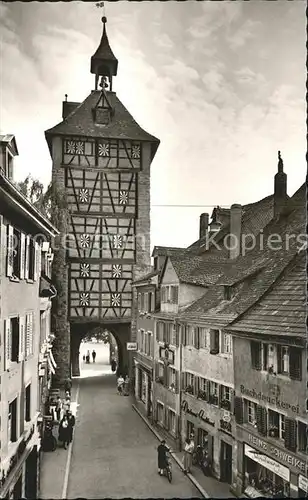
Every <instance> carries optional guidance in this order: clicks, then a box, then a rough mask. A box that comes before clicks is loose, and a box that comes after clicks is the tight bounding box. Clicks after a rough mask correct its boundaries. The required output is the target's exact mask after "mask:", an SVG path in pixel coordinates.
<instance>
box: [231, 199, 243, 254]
mask: <svg viewBox="0 0 308 500" xmlns="http://www.w3.org/2000/svg"><path fill="white" fill-rule="evenodd" d="M241 233H242V205H239V204H237V203H234V204H233V205H231V210H230V234H231V235H232V236H231V237H230V241H229V245H230V247H232V248H230V250H229V258H230V259H236V257H238V256H239V254H240V251H241Z"/></svg>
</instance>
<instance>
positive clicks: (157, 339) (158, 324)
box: [156, 321, 160, 342]
mask: <svg viewBox="0 0 308 500" xmlns="http://www.w3.org/2000/svg"><path fill="white" fill-rule="evenodd" d="M159 326H160V323H159V321H156V342H159Z"/></svg>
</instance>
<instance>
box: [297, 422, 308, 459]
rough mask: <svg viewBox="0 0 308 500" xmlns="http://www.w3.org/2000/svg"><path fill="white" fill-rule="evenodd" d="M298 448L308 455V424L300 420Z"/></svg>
mask: <svg viewBox="0 0 308 500" xmlns="http://www.w3.org/2000/svg"><path fill="white" fill-rule="evenodd" d="M298 449H299V451H301V452H302V453H306V454H307V455H308V425H307V424H304V423H303V422H298Z"/></svg>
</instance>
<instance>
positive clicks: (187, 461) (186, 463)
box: [183, 438, 194, 473]
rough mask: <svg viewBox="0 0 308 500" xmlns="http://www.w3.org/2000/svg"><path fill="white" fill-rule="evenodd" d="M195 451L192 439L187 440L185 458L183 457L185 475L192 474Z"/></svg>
mask: <svg viewBox="0 0 308 500" xmlns="http://www.w3.org/2000/svg"><path fill="white" fill-rule="evenodd" d="M193 451H194V442H193V441H192V440H191V439H190V438H187V439H186V440H185V447H184V457H183V462H184V472H185V473H187V472H190V469H191V465H192V454H193Z"/></svg>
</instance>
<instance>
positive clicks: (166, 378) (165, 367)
mask: <svg viewBox="0 0 308 500" xmlns="http://www.w3.org/2000/svg"><path fill="white" fill-rule="evenodd" d="M168 371H169V370H168V367H167V366H166V365H164V386H165V387H166V386H167V385H168V378H169V377H168Z"/></svg>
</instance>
